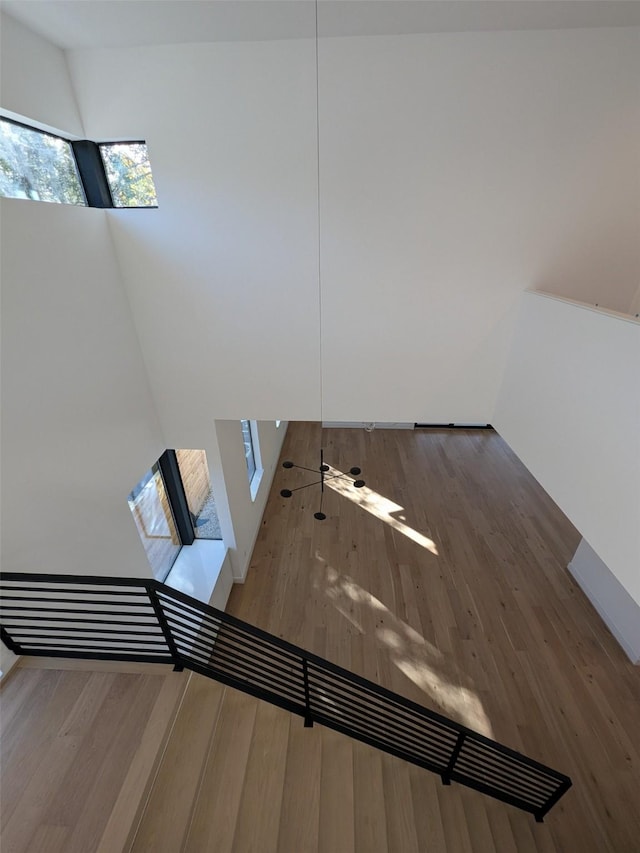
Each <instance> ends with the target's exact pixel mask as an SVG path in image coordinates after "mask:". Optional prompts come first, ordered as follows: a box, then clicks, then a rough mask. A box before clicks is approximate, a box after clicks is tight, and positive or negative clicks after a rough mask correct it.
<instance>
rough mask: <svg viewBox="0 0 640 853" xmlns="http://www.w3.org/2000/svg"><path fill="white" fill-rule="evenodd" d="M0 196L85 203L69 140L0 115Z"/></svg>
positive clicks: (64, 202)
mask: <svg viewBox="0 0 640 853" xmlns="http://www.w3.org/2000/svg"><path fill="white" fill-rule="evenodd" d="M0 196H5V197H6V198H26V199H32V200H35V201H51V202H58V203H63V204H82V205H84V204H86V201H85V198H84V193H83V191H82V186H81V184H80V179H79V178H78V172H77V169H76V164H75V160H74V157H73V152H72V151H71V146H70V144H69V143H68V142H67V141H66V140H65V139H60V137H58V136H52V135H51V134H49V133H43V132H42V131H39V130H32V129H30V128H28V127H23V126H22V125H20V124H14V123H13V122H10V121H7V120H6V119H0Z"/></svg>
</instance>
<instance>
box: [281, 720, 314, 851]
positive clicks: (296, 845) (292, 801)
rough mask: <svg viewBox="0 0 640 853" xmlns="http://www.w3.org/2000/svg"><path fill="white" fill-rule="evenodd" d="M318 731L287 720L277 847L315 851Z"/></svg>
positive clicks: (287, 849) (299, 722)
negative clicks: (287, 730)
mask: <svg viewBox="0 0 640 853" xmlns="http://www.w3.org/2000/svg"><path fill="white" fill-rule="evenodd" d="M321 761H322V734H321V732H320V730H319V728H318V727H316V726H314V727H313V728H304V726H303V721H302V719H301V718H300V717H296V718H294V719H293V720H292V721H291V727H290V730H289V742H288V745H287V764H286V771H285V777H284V785H283V795H282V811H281V813H280V831H279V834H278V851H279V853H287V851H289V850H296V851H299V853H317V850H318V837H319V822H320V778H321Z"/></svg>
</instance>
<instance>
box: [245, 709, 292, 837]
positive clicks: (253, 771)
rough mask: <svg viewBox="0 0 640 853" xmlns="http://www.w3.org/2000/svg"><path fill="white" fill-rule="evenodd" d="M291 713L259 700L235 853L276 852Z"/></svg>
mask: <svg viewBox="0 0 640 853" xmlns="http://www.w3.org/2000/svg"><path fill="white" fill-rule="evenodd" d="M291 724H292V720H291V715H290V714H289V713H287V712H286V711H283V710H281V709H280V708H276V707H274V706H273V705H268V704H267V703H266V702H259V703H258V706H257V710H256V717H255V722H254V727H253V738H252V741H251V745H250V748H249V756H248V759H247V768H246V772H245V776H244V785H243V788H242V796H241V801H240V808H239V811H238V819H237V821H236V831H235V835H234V839H233V851H234V853H277V849H278V833H279V829H280V814H281V811H282V797H283V788H284V780H285V769H286V765H287V745H288V741H289V729H290V726H291Z"/></svg>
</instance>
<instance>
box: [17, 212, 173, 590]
mask: <svg viewBox="0 0 640 853" xmlns="http://www.w3.org/2000/svg"><path fill="white" fill-rule="evenodd" d="M1 214H2V367H3V376H2V380H3V381H2V489H3V502H2V509H3V514H2V526H3V530H2V557H3V560H2V565H3V568H4V570H6V571H19V572H66V573H70V574H73V573H77V574H98V575H99V574H102V575H121V576H122V575H136V576H148V577H150V576H151V570H150V568H149V564H148V562H147V560H146V557H145V554H144V550H143V548H142V544H141V542H140V538H139V536H138V532H137V530H136V527H135V524H134V522H133V519H132V516H131V512H130V511H129V507H128V505H127V495H128V493H129V492H130V490H131V489H132V488H133V486H135V484H136V482H137V481H138V480H139V479H140V477H141V476H142V475H143V474H144V473H145V471H147V470H148V469H149V468H150V466H151V465H152V464H153V462H154V461H155V460H156V459H157V458H158V456H159V455H160V454H161V453H162V451H163V450H164V442H163V439H162V434H161V430H160V426H159V422H158V419H157V415H156V412H155V409H154V406H153V402H152V399H151V393H150V389H149V385H148V380H147V378H146V375H145V371H144V366H143V362H142V357H141V353H140V348H139V345H138V341H137V339H136V335H135V330H134V327H133V321H132V319H131V314H130V311H129V306H128V304H127V299H126V295H125V292H124V288H123V286H122V282H121V279H120V277H119V273H118V269H117V266H116V263H115V258H114V254H113V251H112V247H111V243H110V239H109V232H108V228H107V223H106V217H105V214H104V212H103V211H100V210H91V209H87V208H79V207H74V206H71V205H58V204H47V203H44V202H33V201H20V200H16V199H2V206H1Z"/></svg>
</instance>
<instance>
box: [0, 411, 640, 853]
mask: <svg viewBox="0 0 640 853" xmlns="http://www.w3.org/2000/svg"><path fill="white" fill-rule="evenodd" d="M321 442H322V444H323V446H324V448H325V455H326V461H327V462H328V463H330V464H331V465H333V466H335V467H336V468H337V469H340V470H343V471H344V470H348V468H349V467H351V466H352V465H360V466H361V467H362V470H363V473H362V476H363V477H364V479H365V480H366V482H367V486H366V488H365V489H363V490H361V491H360V492H355V493H353V495H354V496H355V497H357V501H353V500H352V499H351V497H349V496H348V495H344V494H340V493H338V492H333V491H331V492H329V493H328V494H327V495H326V498H325V511H326V512H327V515H328V519H327V521H325V522H324V523H319V522H317V521H315V520H314V518H313V512H314V511H315V509H316V508H317V507H316V502H317V491H316V489H309V490H305V491H302V492H296V493H294V497H293V498H291V499H290V500H285V499H282V498H281V497H280V496H279V490H280V489H281V488H283V487H287V488H294V487H295V486H297V485H302V483H304V482H307V474H304V473H302V472H298V471H295V470H294V471H284V470H282V469H279V470H278V472H277V473H276V479H275V482H274V488H273V489H272V494H271V496H270V499H269V502H268V504H267V507H266V510H265V514H264V519H263V524H262V528H261V531H260V534H259V537H258V541H257V543H256V547H255V551H254V555H253V559H252V563H251V568H250V570H249V575H248V577H247V581H246V583H245V584H244V585H243V586H236V587H234V590H233V592H232V595H231V600H230V604H229V610H230V611H231V612H233V613H235V614H236V615H238V616H240V617H241V618H244V619H246V620H248V621H251V622H254V623H255V624H257V625H259V626H261V627H263V628H266V629H267V630H269V631H272V632H273V633H275V634H278V635H280V636H283V637H285V638H286V639H288V640H290V641H292V642H294V643H297V644H299V645H301V646H304V647H307V648H309V649H311V650H313V651H315V652H316V653H318V654H321V655H324V656H325V657H327V658H329V659H331V660H333V661H335V662H336V663H339V664H341V665H343V666H346V667H348V668H351V669H353V670H355V671H356V672H359V673H361V674H363V675H364V676H365V677H367V678H371V679H373V680H375V681H378V682H380V683H382V684H384V685H386V686H387V687H390V688H391V689H393V690H396V691H398V692H400V693H402V694H404V695H406V696H408V697H409V698H412V699H414V700H417V701H419V702H421V703H422V704H424V705H426V706H428V707H431V708H434V709H436V710H438V711H441V712H443V713H445V714H447V715H448V716H451V717H453V718H454V719H456V720H459V721H460V722H463V723H465V724H467V725H470V726H472V727H473V728H475V729H478V730H480V731H483V732H485V733H486V734H488V735H490V736H491V737H494V738H496V739H497V740H499V741H502V742H504V743H506V744H507V745H509V746H512V747H514V748H516V749H519V750H522V751H523V752H525V753H527V754H529V755H531V756H532V757H534V758H537V759H539V760H541V761H544V762H546V763H549V764H551V765H552V766H554V767H556V768H557V769H559V770H562V771H564V772H566V773H568V774H569V775H570V776H572V778H573V781H574V787H573V788H572V790H571V791H570V792H569V793H568V794H567V795H566V797H565V798H564V799H563V801H562V802H561V803H560V804H559V805H558V806H557V807H556V808H555V809H554V810H553V811H552V812H551V813H550V815H549V816H548V817H547V819H546V820H545V823H544V824H542V825H540V824H536V823H535V822H534V821H533V818H532V817H530V816H529V815H525V814H523V813H520V812H519V811H517V810H516V809H513V808H511V807H509V806H505V805H502V804H501V803H498V802H495V801H493V800H491V799H489V798H487V797H484V796H482V795H480V794H477V793H475V792H473V791H470V790H467V789H464V788H462V787H461V786H458V785H455V784H454V785H452V786H451V787H444V786H442V785H441V783H440V780H439V778H438V777H436V776H433V775H431V774H429V773H427V772H426V771H422V770H420V769H419V768H417V767H413V766H410V765H408V764H406V763H403V762H401V761H399V760H397V759H395V758H392V757H391V756H387V755H384V754H382V753H378V752H376V751H375V750H373V749H371V748H369V747H366V746H364V745H363V744H359V743H356V742H352V741H350V740H349V739H348V738H346V737H343V736H342V735H339V734H336V733H334V732H331V731H328V730H326V729H322V728H321V727H317V726H316V727H314V728H313V729H311V730H310V729H304V728H303V725H302V720H300V719H298V718H293V717H291V716H290V715H288V714H287V713H285V712H283V711H281V710H279V709H276V708H272V707H270V706H267V705H265V704H264V703H261V702H259V701H257V700H255V699H253V698H251V697H247V696H244V695H241V694H238V693H237V692H235V691H233V690H230V689H228V688H224V687H222V686H221V685H218V684H216V683H214V682H212V681H209V680H207V679H204V678H202V677H200V676H195V675H193V676H191V678H190V680H189V682H188V687H187V690H186V693H185V695H184V697H183V699H182V704H181V706H180V710H179V712H178V714H177V717H176V719H175V724H174V726H173V730H172V734H171V738H170V739H169V741H168V744H167V746H166V751H164V754H163V757H162V760H160V756H162V750H159V751H158V757H157V758H156V760H155V763H154V764H153V768H152V772H150V780H151V781H153V785H151V781H149V783H148V785H147V788H148V789H149V790H150V793H149V792H148V791H147V793H149V797H148V800H147V801H146V808H145V809H144V812H143V814H142V819H141V821H140V823H139V825H138V826H137V830H136V831H135V832H134V831H133V830H132V831H131V832H130V833H128V834H127V833H124V832H121V836H120V839H117V838H116V837H115V836H114V841H113V846H112V847H110V848H109V847H104V845H103V847H102V848H100V849H101V853H111V851H113V853H118V851H120V850H129V849H133V850H134V851H135V853H141V851H153V853H208V851H211V853H214V851H215V853H224V851H231V853H249V851H256V853H267V851H274V853H307V851H308V853H419V852H420V853H423V851H430V852H431V851H447V853H465V851H472V853H493V851H496V853H503V851H506V853H529V851H532V853H533V851H537V853H560V851H562V852H563V853H565V852H566V853H574V851H580V853H591V851H593V853H600V851H603V853H638V851H640V736H639V726H638V722H639V717H640V712H639V709H640V670H639V668H637V667H633V666H632V665H631V664H630V663H629V662H628V661H627V659H626V658H625V656H624V654H623V652H622V651H621V650H620V649H619V647H618V646H617V644H616V642H615V641H614V639H613V638H612V637H611V635H610V634H609V632H608V631H607V630H606V628H605V627H604V625H603V624H602V622H601V621H600V619H599V617H598V616H597V614H596V613H595V611H594V610H593V608H592V607H591V605H590V604H589V603H588V601H587V600H586V598H585V597H584V595H583V594H582V593H581V591H580V590H579V589H578V588H577V587H576V585H575V584H574V582H573V580H572V579H571V577H570V576H569V575H568V573H567V571H566V568H565V567H566V564H567V562H568V561H569V559H570V558H571V556H572V554H573V551H574V550H575V547H576V546H577V543H578V541H579V536H578V534H577V533H576V531H575V530H574V529H573V528H572V526H571V525H570V524H569V523H568V522H567V520H566V519H565V518H564V517H563V515H562V514H561V513H560V512H559V511H558V509H557V508H556V507H555V506H554V504H553V503H552V502H551V501H550V499H549V498H548V496H547V495H546V494H545V492H544V491H543V490H542V489H541V488H540V487H539V486H538V484H537V483H536V482H535V481H534V480H533V478H532V477H530V475H529V474H528V473H527V472H526V471H525V470H524V469H523V468H522V466H521V465H520V464H519V463H518V461H517V460H516V459H515V458H514V456H513V454H512V453H511V452H510V451H509V449H508V448H507V447H506V446H505V444H504V443H503V442H502V441H501V440H500V438H499V437H498V436H497V435H495V434H493V433H487V432H461V431H451V432H449V431H443V432H408V431H407V432H404V431H394V432H390V431H382V430H380V431H374V432H373V433H366V432H364V431H361V430H325V431H321V430H320V428H319V427H318V426H317V425H314V424H293V425H291V426H290V429H289V433H288V436H287V439H286V443H285V447H284V450H283V455H282V458H283V459H285V458H290V459H292V460H294V461H295V462H298V463H299V464H302V465H309V466H313V465H315V464H316V459H317V456H318V449H319V447H320V443H321ZM308 477H309V479H313V475H311V474H309V475H308ZM47 675H50V673H41V678H39V679H37V680H36V679H35V678H34V681H33V683H32V685H31V688H30V693H29V696H30V699H29V701H27V702H25V700H24V698H23V699H22V700H21V699H20V697H19V696H18V691H17V690H10V689H9V688H11V685H12V682H13V684H14V685H19V681H17V680H16V679H19V678H20V677H21V673H20V672H19V673H17V674H16V675H15V676H12V677H11V679H10V680H9V684H8V685H7V688H5V690H3V691H2V692H3V704H4V705H5V712H4V714H3V717H4V721H3V726H4V727H5V728H6V727H7V726H8V727H9V729H10V730H14V731H15V732H16V735H15V737H11V738H10V739H9V741H8V743H9V747H10V749H9V752H10V753H11V752H12V751H13V750H14V749H18V748H19V747H18V743H19V739H18V734H17V733H18V731H19V730H20V728H21V727H22V726H23V725H29V724H28V721H29V719H32V722H31V724H30V728H27V731H29V732H31V733H32V734H31V736H32V737H35V738H36V740H35V744H36V745H37V747H38V749H37V751H36V755H39V756H40V758H29V757H27V767H26V769H25V770H22V769H21V760H20V761H19V760H17V758H14V759H13V764H12V763H11V761H12V758H11V755H10V756H9V759H8V761H9V763H8V764H7V765H6V766H7V769H9V768H13V769H11V771H10V772H8V773H7V774H6V776H7V778H8V780H9V784H10V786H11V788H10V792H9V803H8V806H7V808H8V818H7V822H6V824H5V826H6V829H5V834H6V832H9V835H8V836H6V837H7V838H8V840H9V842H10V843H12V844H13V839H14V838H15V837H16V836H14V835H12V834H11V833H12V832H15V829H13V827H15V826H16V821H17V820H18V818H17V816H16V815H17V814H18V813H19V814H20V815H21V819H22V822H23V825H24V823H25V822H28V823H29V825H30V826H32V828H33V831H32V832H31V835H30V836H29V838H30V841H29V844H30V845H31V846H27V847H26V848H25V847H24V846H23V847H22V848H21V847H19V846H6V847H5V846H3V848H2V849H3V851H4V850H5V849H7V850H14V849H15V850H21V849H26V850H29V851H31V850H33V851H36V850H47V851H51V853H55V851H57V850H63V851H65V853H66V851H75V850H76V849H77V850H80V849H82V853H90V851H93V850H95V849H98V848H97V847H96V846H95V844H94V846H89V844H88V843H87V844H86V846H84V847H82V848H80V847H73V846H72V845H71V846H70V843H69V839H73V838H76V839H77V838H79V837H80V836H79V835H78V833H79V831H80V830H78V829H77V827H78V826H79V825H80V824H81V823H82V820H83V818H82V812H83V809H82V808H81V807H80V805H79V804H75V803H74V785H76V788H77V787H78V786H80V789H81V791H84V790H85V789H86V788H87V787H88V786H89V777H90V773H93V774H94V778H93V781H92V782H91V785H90V787H92V790H98V789H99V782H98V778H99V777H100V778H101V775H102V774H101V771H100V770H99V766H100V765H99V764H98V765H96V764H95V763H94V759H93V758H92V757H91V756H92V754H94V753H95V751H96V750H98V751H99V750H101V749H102V750H103V749H104V747H103V746H102V747H101V746H100V744H103V742H104V740H105V738H106V739H107V741H108V740H109V737H110V736H109V733H108V732H107V728H106V723H104V722H103V723H102V724H100V725H98V726H97V727H96V731H95V732H93V724H90V725H89V731H90V732H91V737H90V740H84V741H82V742H83V743H84V744H85V746H87V745H88V746H89V750H88V752H87V750H86V749H85V748H81V744H78V749H79V752H78V756H81V755H83V756H84V758H80V759H79V760H80V764H79V771H78V773H77V774H76V773H75V772H74V773H71V772H70V770H69V769H68V768H70V767H71V766H72V765H70V764H65V761H69V758H68V752H67V751H66V750H65V743H59V742H58V741H59V740H60V738H61V734H62V735H64V737H74V736H75V732H76V731H77V728H76V727H77V726H80V725H81V724H85V723H84V717H82V714H80V712H79V711H78V710H76V711H75V712H74V711H73V708H74V707H75V706H76V705H77V703H78V701H79V700H78V698H77V697H78V696H79V695H85V696H86V695H87V692H91V695H92V697H93V698H92V699H91V707H92V708H95V707H98V708H102V707H103V706H106V708H107V709H111V711H110V713H111V715H113V716H114V717H115V716H117V714H124V713H125V712H124V711H117V710H116V704H117V703H115V696H114V694H113V690H114V689H115V688H114V687H113V685H112V686H111V687H107V686H106V684H102V683H100V684H98V683H97V682H96V683H94V684H92V685H91V687H92V689H91V691H89V688H88V686H87V685H84V686H81V685H80V684H78V685H76V686H75V687H74V690H75V692H72V695H74V696H76V699H75V700H72V699H71V698H69V696H67V691H66V690H65V691H62V693H60V694H59V695H58V694H57V693H56V691H55V690H54V689H53V688H52V686H51V684H50V683H48V682H47V680H46V677H47ZM51 677H52V678H54V679H55V678H58V679H60V678H61V677H62V676H60V673H55V672H54V673H53V675H52V676H51ZM176 677H179V676H176ZM185 677H186V676H185ZM57 683H59V682H56V684H57ZM118 689H119V690H120V691H121V692H122V695H123V697H124V698H123V702H124V703H125V704H126V705H127V707H128V706H130V705H131V696H132V695H133V694H132V693H129V692H127V691H134V692H136V696H137V695H140V696H141V697H144V696H147V698H146V699H143V698H142V699H141V701H140V707H141V708H142V707H143V706H144V707H149V703H151V704H153V702H152V696H151V695H150V694H148V691H149V690H150V689H151V688H150V687H149V686H147V687H146V688H144V689H143V688H142V686H141V684H140V685H138V687H136V688H134V687H133V686H131V685H129V686H128V687H125V685H124V683H122V686H121V687H120V688H118ZM78 690H79V691H80V693H78ZM83 690H84V694H83ZM116 692H117V691H116ZM152 693H153V691H152V690H151V694H152ZM56 696H57V698H54V697H56ZM127 696H128V697H129V699H127V698H126V697H127ZM83 701H84V700H83ZM87 701H89V700H88V699H87ZM50 702H53V713H52V714H51V713H49V714H48V716H50V717H51V719H52V720H53V722H51V724H48V723H47V724H46V725H45V728H46V731H42V732H40V731H39V726H41V725H42V722H40V723H36V721H37V720H38V719H40V720H41V719H42V715H41V710H38V709H42V708H43V707H48V703H50ZM145 703H146V704H145ZM137 704H138V702H137V701H136V705H137ZM117 707H119V705H118V706H117ZM25 709H26V710H25ZM87 713H88V712H87ZM91 713H94V714H98V713H100V711H99V710H98V711H92V712H91ZM79 718H80V719H79ZM88 718H89V720H90V719H91V714H88ZM63 720H64V721H66V720H70V723H64V725H63V724H62V722H61V721H63ZM129 725H130V726H133V729H134V730H136V729H135V726H134V725H133V723H132V722H130V723H129ZM69 726H70V729H69V731H67V728H69ZM136 731H138V734H137V737H143V736H144V735H143V734H142V735H141V734H140V731H139V730H136ZM109 732H111V749H112V750H113V751H115V752H116V753H117V752H118V747H117V744H116V739H115V738H114V737H113V730H112V729H109ZM34 733H35V734H34ZM88 736H89V735H88V734H86V733H85V735H84V738H86V737H88ZM130 737H131V736H130ZM69 743H70V741H69ZM12 744H13V746H12ZM68 748H69V747H67V749H68ZM56 750H58V751H59V752H60V755H61V761H62V765H63V767H64V768H67V769H64V772H63V775H62V777H61V778H62V779H64V782H65V786H68V788H67V789H66V790H65V793H64V794H63V793H61V791H60V790H57V789H56V788H57V787H59V783H58V782H56V778H58V777H56V778H54V777H53V776H51V775H50V777H49V778H47V776H46V774H44V773H42V774H41V773H39V772H37V766H38V762H40V761H42V758H41V755H42V754H43V753H44V754H45V755H47V756H49V755H53V756H54V759H55V757H57V755H58V753H57V752H56ZM32 751H33V750H27V755H28V756H29V755H30V754H31V752H32ZM103 754H104V753H103V752H100V755H103ZM65 756H66V757H65ZM111 761H112V762H114V763H117V762H118V761H120V759H119V758H117V757H116V755H115V754H114V756H113V758H112V759H111ZM29 762H31V763H29ZM49 762H50V764H49V766H52V761H51V759H49ZM16 768H17V770H16ZM89 768H91V770H90V769H89ZM3 770H4V768H3ZM156 770H157V774H156ZM27 776H28V777H29V779H31V780H34V779H35V780H36V781H31V783H29V782H26V781H25V779H26V777H27ZM76 777H77V782H76V781H75V780H76ZM113 778H114V777H113V776H109V775H108V774H107V776H106V778H105V781H104V785H105V791H106V796H105V810H106V811H108V812H109V814H112V812H113V807H112V806H110V805H109V803H111V802H112V801H113V799H114V797H115V799H116V800H117V799H118V796H121V795H118V794H117V793H116V794H114V793H113V790H114V789H115V788H117V787H118V783H117V782H114V781H113ZM118 778H122V771H120V776H119V777H118ZM15 779H17V780H18V783H17V784H18V787H17V788H16V790H15V792H13V786H14V784H15V782H14V780H15ZM110 780H111V781H110ZM29 784H31V785H35V788H33V789H32V791H31V793H30V795H29V796H28V795H27V793H28V792H27V789H28V787H29ZM36 788H37V790H36ZM120 790H122V788H121V789H120ZM109 791H112V793H111V794H109ZM81 796H84V794H81ZM4 799H5V795H4V792H3V800H4ZM120 801H121V800H120ZM34 802H35V804H36V805H33V803H34ZM38 803H41V805H40V806H38V805H37V804H38ZM38 809H39V810H38ZM135 816H136V817H137V816H138V812H137V811H136V814H135ZM86 820H88V819H86ZM93 820H95V818H93ZM12 821H13V823H12ZM88 822H91V821H88ZM98 835H100V828H94V829H93V830H92V831H91V832H85V836H84V837H85V838H87V839H89V840H91V838H97V837H98ZM103 835H104V828H103ZM125 836H126V840H124V841H123V840H122V839H123V838H125ZM134 836H135V837H134ZM132 837H134V840H133V846H131V845H130V843H129V842H130V840H131V838H132ZM3 842H4V843H5V844H6V842H5V840H4V839H3ZM74 843H75V842H74ZM118 844H120V846H117V845H118Z"/></svg>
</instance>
